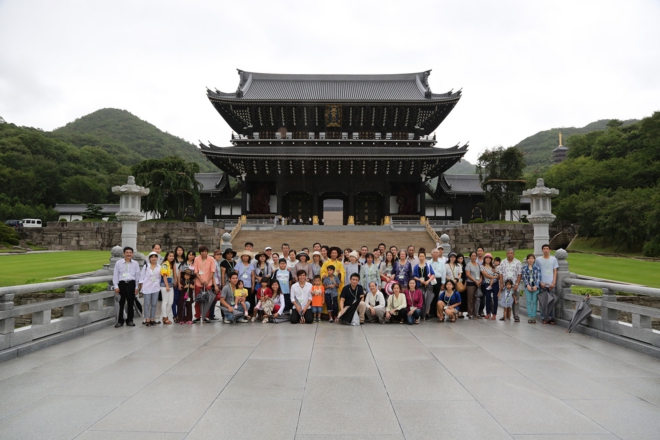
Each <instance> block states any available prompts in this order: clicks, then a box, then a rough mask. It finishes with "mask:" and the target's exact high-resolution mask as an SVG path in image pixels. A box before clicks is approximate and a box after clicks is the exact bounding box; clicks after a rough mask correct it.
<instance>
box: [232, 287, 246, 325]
mask: <svg viewBox="0 0 660 440" xmlns="http://www.w3.org/2000/svg"><path fill="white" fill-rule="evenodd" d="M247 296H248V291H247V289H246V288H245V287H244V284H243V280H238V282H237V283H236V290H234V301H235V304H236V306H235V307H238V306H242V307H243V310H245V317H246V318H247V317H248V308H247V307H246V306H245V300H246V298H247Z"/></svg>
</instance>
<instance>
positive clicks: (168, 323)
mask: <svg viewBox="0 0 660 440" xmlns="http://www.w3.org/2000/svg"><path fill="white" fill-rule="evenodd" d="M163 324H165V325H171V324H172V321H170V319H169V318H168V317H167V316H166V317H164V318H163Z"/></svg>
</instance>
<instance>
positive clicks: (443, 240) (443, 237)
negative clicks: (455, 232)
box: [440, 234, 451, 255]
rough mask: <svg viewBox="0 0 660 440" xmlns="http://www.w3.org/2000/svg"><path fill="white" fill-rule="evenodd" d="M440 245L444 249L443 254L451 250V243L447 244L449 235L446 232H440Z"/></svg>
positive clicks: (447, 253)
mask: <svg viewBox="0 0 660 440" xmlns="http://www.w3.org/2000/svg"><path fill="white" fill-rule="evenodd" d="M440 247H442V249H444V250H445V253H444V254H443V255H449V253H450V252H451V245H450V244H449V235H447V234H442V235H441V236H440Z"/></svg>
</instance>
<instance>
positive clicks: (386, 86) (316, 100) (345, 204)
mask: <svg viewBox="0 0 660 440" xmlns="http://www.w3.org/2000/svg"><path fill="white" fill-rule="evenodd" d="M238 73H239V76H240V81H239V84H238V88H237V89H236V91H235V92H232V93H223V92H220V91H217V90H216V91H211V90H208V91H207V95H208V98H209V100H210V101H211V103H212V104H213V106H214V107H215V109H216V110H217V111H218V113H220V115H221V116H222V117H223V118H224V119H225V121H226V122H227V123H228V124H229V126H230V127H231V128H232V130H233V131H234V133H233V134H232V139H231V144H232V146H228V147H219V146H215V145H212V144H208V145H205V144H202V145H201V148H202V152H203V153H204V155H205V156H206V157H207V158H208V159H209V160H210V161H211V162H213V163H214V164H215V165H216V166H217V167H218V168H220V169H221V170H222V171H224V172H225V173H226V174H227V175H228V176H233V177H234V178H236V180H237V182H238V183H236V184H233V185H232V184H231V182H230V181H229V180H228V179H225V178H222V181H221V180H220V179H218V182H216V183H214V182H209V184H208V185H204V186H205V187H209V188H211V187H213V188H214V190H213V193H214V194H217V198H216V202H217V206H218V207H220V205H223V203H224V205H223V206H225V207H224V208H221V209H224V210H225V212H229V213H231V214H232V215H235V214H236V213H237V212H238V206H237V204H238V200H240V213H241V215H245V216H247V217H248V218H251V217H252V218H272V217H273V216H275V215H281V216H283V217H289V218H294V219H297V220H298V221H300V220H302V221H303V222H304V223H308V222H310V221H311V222H313V223H314V224H318V223H324V221H323V215H324V212H330V211H328V210H327V209H326V210H325V211H324V206H326V207H327V206H332V212H336V211H338V210H339V209H340V210H341V211H340V212H341V213H342V214H341V216H340V218H342V219H343V223H344V224H387V223H389V221H390V219H391V218H392V217H400V218H416V219H419V217H420V216H425V215H426V214H427V213H432V214H433V215H432V217H433V218H445V219H452V218H454V215H453V212H457V210H456V209H455V208H454V207H453V206H449V205H448V203H451V201H452V199H451V198H448V197H447V194H446V193H443V192H442V191H436V189H437V188H432V187H431V186H430V184H429V182H430V180H431V179H433V178H435V177H438V178H439V177H440V176H441V175H442V173H443V172H444V171H446V170H447V169H449V168H450V167H451V166H452V165H454V164H455V163H456V162H458V161H459V160H460V159H461V158H462V157H463V155H464V154H465V153H466V151H467V145H462V146H459V145H455V146H452V147H449V148H436V147H435V145H436V137H435V134H434V130H436V129H437V127H438V126H439V125H440V124H441V123H442V121H443V120H444V119H445V118H446V117H447V115H449V112H451V111H452V109H453V108H454V106H455V105H456V104H457V103H458V101H459V99H460V98H461V92H460V91H457V92H453V91H449V92H447V93H440V94H438V93H433V92H432V91H431V88H430V87H429V83H428V78H429V75H430V71H426V72H418V73H409V74H398V75H279V74H266V73H256V72H246V71H241V70H239V71H238ZM216 184H217V185H216ZM214 185H215V186H214ZM218 188H222V190H217V191H216V189H218ZM239 192H240V193H241V194H242V196H241V198H240V199H236V198H234V197H235V196H237V195H238V193H239ZM434 197H437V198H438V199H437V200H436V199H434ZM228 205H234V206H232V207H230V208H227V207H226V206H228ZM427 205H429V208H431V207H433V209H427ZM338 206H339V208H338ZM436 206H437V209H436ZM441 207H444V208H445V209H440V208H441ZM446 208H449V209H446ZM452 208H453V209H452ZM328 209H329V208H328ZM216 214H221V213H220V212H218V210H217V209H216ZM221 216H222V215H218V217H221Z"/></svg>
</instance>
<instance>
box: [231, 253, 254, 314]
mask: <svg viewBox="0 0 660 440" xmlns="http://www.w3.org/2000/svg"><path fill="white" fill-rule="evenodd" d="M237 257H238V258H239V261H238V263H236V266H235V267H234V270H235V271H236V272H238V279H239V280H241V281H243V287H244V288H245V289H247V291H248V296H247V302H248V303H249V304H250V310H248V313H252V308H254V304H256V303H255V302H254V290H253V289H252V287H253V286H254V282H255V276H256V275H255V272H254V265H253V264H252V260H254V253H252V251H248V250H243V251H241V252H239V253H238V254H237Z"/></svg>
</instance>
